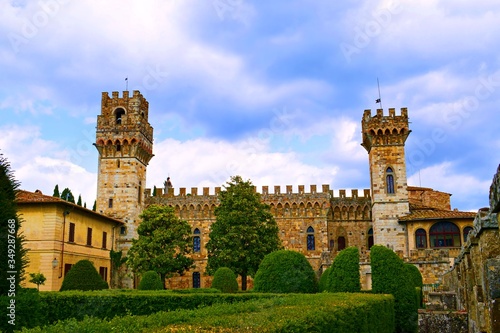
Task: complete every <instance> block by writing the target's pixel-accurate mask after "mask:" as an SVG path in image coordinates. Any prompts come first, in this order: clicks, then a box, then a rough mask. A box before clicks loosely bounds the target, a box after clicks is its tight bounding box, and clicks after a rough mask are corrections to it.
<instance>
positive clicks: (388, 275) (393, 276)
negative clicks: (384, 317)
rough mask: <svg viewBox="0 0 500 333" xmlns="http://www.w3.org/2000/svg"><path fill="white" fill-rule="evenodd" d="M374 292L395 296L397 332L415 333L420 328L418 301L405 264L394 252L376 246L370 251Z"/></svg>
mask: <svg viewBox="0 0 500 333" xmlns="http://www.w3.org/2000/svg"><path fill="white" fill-rule="evenodd" d="M370 261H371V267H372V292H373V293H379V294H392V295H394V301H395V304H394V309H395V323H396V332H401V333H403V332H404V333H414V332H417V328H418V313H417V300H416V294H415V287H414V286H413V280H412V279H411V277H410V276H409V273H408V270H407V268H405V265H406V264H405V263H404V262H403V260H401V258H399V257H398V256H397V254H396V253H394V251H392V250H390V249H388V248H386V247H384V246H382V245H374V246H372V248H371V249H370Z"/></svg>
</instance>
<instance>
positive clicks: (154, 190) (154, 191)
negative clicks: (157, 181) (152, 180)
mask: <svg viewBox="0 0 500 333" xmlns="http://www.w3.org/2000/svg"><path fill="white" fill-rule="evenodd" d="M156 191H157V190H156V185H155V186H154V187H153V193H152V196H153V197H156Z"/></svg>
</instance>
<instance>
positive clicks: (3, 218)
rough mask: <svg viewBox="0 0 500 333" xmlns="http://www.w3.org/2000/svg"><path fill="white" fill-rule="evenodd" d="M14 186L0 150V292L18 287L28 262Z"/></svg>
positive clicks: (15, 185) (5, 160)
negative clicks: (20, 229)
mask: <svg viewBox="0 0 500 333" xmlns="http://www.w3.org/2000/svg"><path fill="white" fill-rule="evenodd" d="M18 188H19V182H18V181H17V180H15V178H14V175H13V174H12V171H11V168H10V163H9V162H8V161H7V159H6V158H5V157H4V156H3V154H0V207H1V209H0V258H2V260H0V295H8V294H9V293H10V292H17V291H18V290H19V288H20V286H19V284H20V283H21V281H22V280H23V279H24V270H25V268H26V266H27V265H28V257H27V250H26V249H25V248H24V244H25V239H24V236H23V235H21V234H20V233H19V228H20V226H21V222H22V221H21V219H20V218H19V216H18V215H17V205H16V202H15V200H16V193H17V190H18ZM9 272H16V273H9ZM14 289H15V290H14Z"/></svg>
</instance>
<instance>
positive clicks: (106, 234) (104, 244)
mask: <svg viewBox="0 0 500 333" xmlns="http://www.w3.org/2000/svg"><path fill="white" fill-rule="evenodd" d="M107 241H108V233H107V232H106V231H103V232H102V248H103V249H105V248H107V246H106V245H107Z"/></svg>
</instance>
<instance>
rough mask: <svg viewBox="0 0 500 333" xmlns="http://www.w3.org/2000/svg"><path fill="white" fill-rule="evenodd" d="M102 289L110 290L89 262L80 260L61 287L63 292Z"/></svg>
mask: <svg viewBox="0 0 500 333" xmlns="http://www.w3.org/2000/svg"><path fill="white" fill-rule="evenodd" d="M101 289H108V283H107V282H106V281H104V280H103V279H102V278H101V276H100V275H99V273H97V270H96V269H95V267H94V265H93V264H92V263H91V262H90V261H89V260H80V261H78V262H77V263H76V264H74V265H73V267H71V269H70V270H69V272H68V273H67V274H66V276H65V277H64V280H63V283H62V286H61V291H65V290H83V291H85V290H101Z"/></svg>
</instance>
